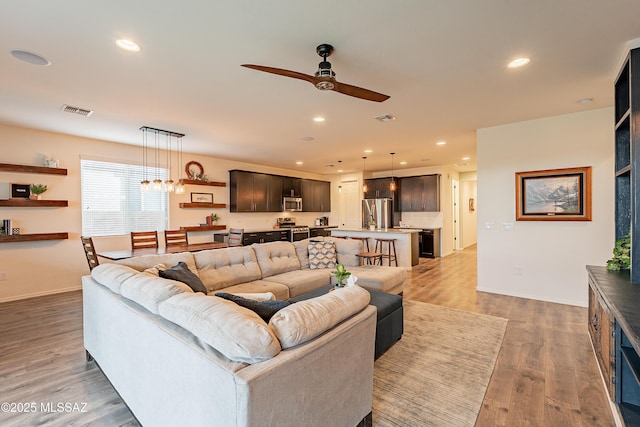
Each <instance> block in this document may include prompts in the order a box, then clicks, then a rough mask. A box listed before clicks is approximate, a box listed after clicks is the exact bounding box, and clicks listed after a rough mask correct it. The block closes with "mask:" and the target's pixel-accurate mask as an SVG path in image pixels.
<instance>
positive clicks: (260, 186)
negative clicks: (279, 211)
mask: <svg viewBox="0 0 640 427" xmlns="http://www.w3.org/2000/svg"><path fill="white" fill-rule="evenodd" d="M251 175H253V212H268V211H269V204H268V197H267V194H268V192H269V176H268V175H265V174H263V173H253V174H251Z"/></svg>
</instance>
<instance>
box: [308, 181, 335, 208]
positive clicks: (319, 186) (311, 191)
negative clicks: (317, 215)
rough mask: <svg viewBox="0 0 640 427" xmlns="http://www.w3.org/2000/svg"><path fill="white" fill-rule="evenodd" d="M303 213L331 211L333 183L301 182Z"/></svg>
mask: <svg viewBox="0 0 640 427" xmlns="http://www.w3.org/2000/svg"><path fill="white" fill-rule="evenodd" d="M301 194H302V211H303V212H329V211H331V183H330V182H327V181H316V180H314V179H303V180H301Z"/></svg>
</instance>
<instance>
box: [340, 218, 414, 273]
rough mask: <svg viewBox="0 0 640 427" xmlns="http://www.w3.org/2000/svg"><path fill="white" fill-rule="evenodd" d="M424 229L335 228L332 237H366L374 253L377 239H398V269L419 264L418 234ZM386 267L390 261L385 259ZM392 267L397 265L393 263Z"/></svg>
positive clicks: (409, 268)
mask: <svg viewBox="0 0 640 427" xmlns="http://www.w3.org/2000/svg"><path fill="white" fill-rule="evenodd" d="M420 231H422V229H417V228H377V229H375V230H370V229H368V228H334V229H332V230H331V235H332V236H335V237H366V238H368V239H369V247H370V248H371V252H374V250H375V246H376V238H381V239H396V255H397V257H398V267H406V269H407V270H411V267H412V266H414V265H416V264H418V254H419V249H418V233H419V232H420ZM365 250H366V247H365ZM383 261H385V263H384V265H389V264H388V260H387V259H384V260H383ZM391 265H395V264H394V263H392V264H391Z"/></svg>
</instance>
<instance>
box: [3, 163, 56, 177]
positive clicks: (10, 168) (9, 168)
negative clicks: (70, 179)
mask: <svg viewBox="0 0 640 427" xmlns="http://www.w3.org/2000/svg"><path fill="white" fill-rule="evenodd" d="M0 172H19V173H44V174H48V175H66V174H67V170H66V169H63V168H48V167H45V166H28V165H14V164H10V163H0Z"/></svg>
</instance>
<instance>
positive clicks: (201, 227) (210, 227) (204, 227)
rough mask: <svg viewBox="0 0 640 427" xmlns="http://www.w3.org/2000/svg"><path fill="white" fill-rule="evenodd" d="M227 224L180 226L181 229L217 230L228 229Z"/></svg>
mask: <svg viewBox="0 0 640 427" xmlns="http://www.w3.org/2000/svg"><path fill="white" fill-rule="evenodd" d="M226 229H227V226H226V225H194V226H188V227H180V230H184V231H215V230H226Z"/></svg>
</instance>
